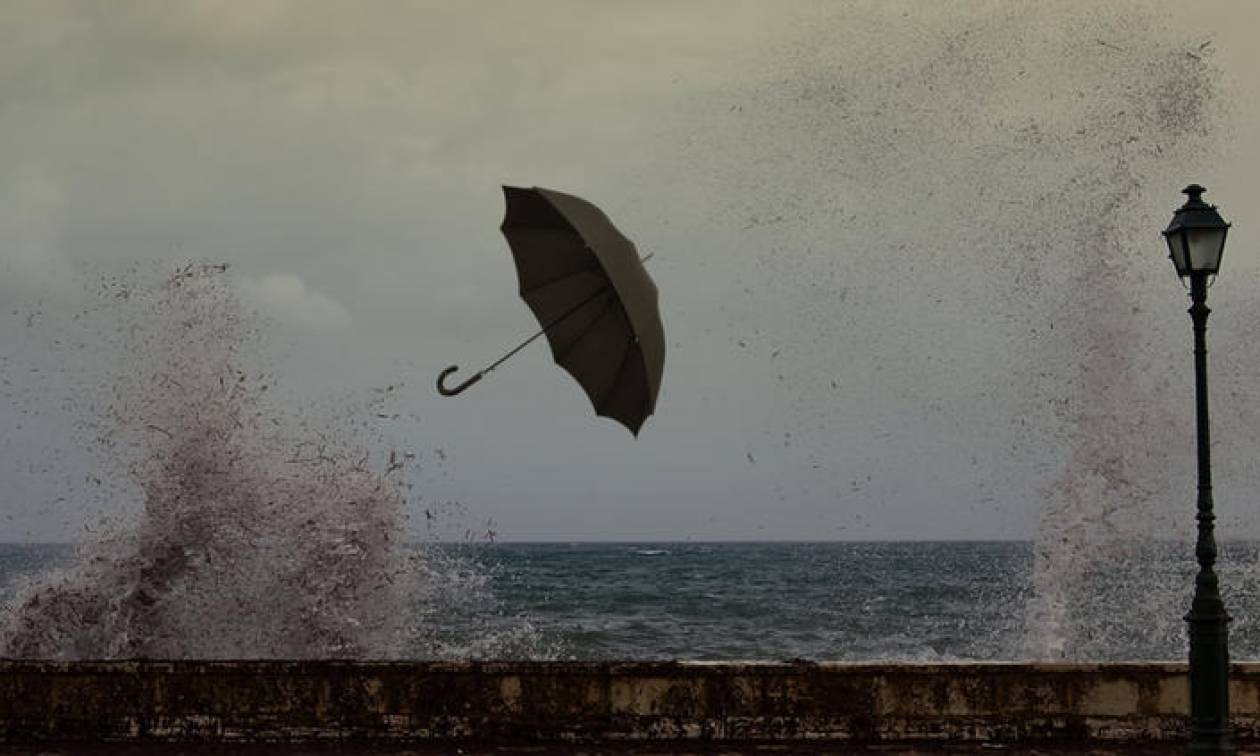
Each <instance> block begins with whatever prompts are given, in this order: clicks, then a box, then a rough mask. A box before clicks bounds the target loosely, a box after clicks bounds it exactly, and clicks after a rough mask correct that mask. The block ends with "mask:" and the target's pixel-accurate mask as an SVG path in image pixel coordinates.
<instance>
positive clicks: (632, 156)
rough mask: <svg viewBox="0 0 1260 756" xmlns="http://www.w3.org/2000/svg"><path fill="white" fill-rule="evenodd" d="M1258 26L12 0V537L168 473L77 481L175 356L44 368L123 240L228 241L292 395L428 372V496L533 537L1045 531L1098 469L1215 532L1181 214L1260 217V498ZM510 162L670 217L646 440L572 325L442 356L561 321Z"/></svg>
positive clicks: (709, 7)
mask: <svg viewBox="0 0 1260 756" xmlns="http://www.w3.org/2000/svg"><path fill="white" fill-rule="evenodd" d="M1257 28H1260V5H1256V4H1252V3H1244V2H1227V1H1224V0H1222V1H1220V2H1198V3H1194V4H1192V5H1187V4H1185V3H1182V2H1173V1H1171V0H1170V1H1169V2H1142V3H1132V4H1130V3H1123V2H1118V3H1107V4H1100V3H1095V2H1067V1H1064V2H1054V3H1022V2H979V1H976V2H940V3H920V2H903V3H898V2H792V3H785V2H770V1H768V0H767V1H766V2H736V1H734V0H713V1H711V2H702V1H700V0H688V1H686V2H589V1H588V0H582V1H580V2H579V1H576V0H575V1H574V2H559V1H550V0H549V1H547V2H541V1H540V2H530V3H508V2H503V3H498V2H478V3H467V2H441V3H434V2H407V3H403V2H400V3H392V2H391V3H384V2H381V3H371V4H364V3H323V2H313V1H306V0H249V1H248V2H245V1H240V2H215V1H211V0H206V1H202V2H141V1H139V0H129V1H127V2H95V3H92V2H51V1H44V0H41V1H39V2H18V1H17V0H13V1H10V2H6V3H4V4H3V6H2V7H0V165H2V166H3V170H0V303H3V305H4V307H3V308H2V310H0V337H2V339H3V340H2V341H0V358H2V359H3V361H2V362H0V378H3V379H4V381H5V384H4V387H3V388H4V390H5V394H4V401H0V429H2V430H0V443H2V444H3V447H2V454H3V459H0V506H2V507H3V508H4V511H5V517H6V519H4V520H3V528H4V534H3V535H2V536H0V540H25V539H31V540H65V539H72V538H75V537H77V534H79V533H80V532H82V529H83V527H84V525H85V524H89V526H90V523H91V522H92V520H93V519H94V518H99V517H101V516H103V515H104V516H109V515H111V514H113V511H112V509H116V510H117V511H119V512H123V511H126V510H128V509H129V508H130V509H134V508H135V507H136V506H137V500H136V498H137V496H138V494H135V493H134V492H132V493H131V494H130V495H129V494H128V493H127V492H126V490H125V488H124V489H120V490H121V492H120V493H119V495H118V496H117V497H115V499H114V500H112V501H110V502H107V503H106V504H105V505H104V510H105V511H103V510H102V505H101V503H100V502H99V500H97V501H94V502H93V503H92V504H90V505H89V504H88V503H86V500H85V499H77V498H76V497H75V496H74V495H73V491H74V490H75V487H76V486H77V485H78V483H77V481H81V480H82V479H83V477H84V476H85V475H86V474H89V473H87V472H85V471H88V470H92V471H93V472H92V473H91V474H100V473H101V472H102V471H100V470H97V469H96V468H94V467H93V465H95V464H98V463H97V462H94V461H93V460H92V459H91V455H90V454H89V453H88V451H87V450H76V449H75V448H74V445H75V443H77V441H76V437H75V434H74V433H73V432H71V430H70V429H71V428H72V427H73V426H74V424H75V418H74V417H73V416H72V414H68V413H69V412H70V411H68V410H66V409H65V403H64V402H63V401H62V399H63V397H64V396H65V395H66V393H67V392H73V391H74V385H75V381H81V382H92V381H94V380H97V379H98V376H95V375H94V374H93V371H92V368H91V367H90V366H91V365H93V364H96V365H100V366H102V368H101V370H102V373H101V375H104V374H105V373H104V367H103V366H105V365H117V364H119V363H120V362H123V363H125V362H126V361H127V360H128V359H143V358H142V356H141V357H136V356H130V357H129V356H127V355H119V354H116V353H111V352H110V349H111V346H117V345H118V344H119V343H120V342H119V341H116V340H115V341H111V340H110V339H108V338H105V339H102V340H101V343H99V344H98V345H96V346H95V347H93V349H91V350H89V352H90V353H91V359H90V360H86V361H84V360H83V358H82V357H80V358H79V359H80V362H77V363H75V364H76V365H77V366H78V369H77V370H76V371H75V374H74V375H73V376H71V377H69V378H60V379H57V380H56V381H51V380H50V379H49V378H48V377H47V373H46V371H45V372H42V373H33V372H32V370H33V369H34V368H36V367H39V366H44V367H46V366H47V364H49V361H50V360H52V361H53V362H55V360H56V350H55V349H54V345H55V344H56V343H57V342H58V340H64V339H66V338H68V336H67V334H68V333H70V332H71V331H73V329H74V328H81V327H82V326H81V325H75V323H76V321H74V320H73V316H74V314H76V313H79V312H81V311H82V309H83V308H84V307H85V306H86V303H88V302H89V301H90V299H91V294H90V289H91V282H92V281H94V280H96V277H98V276H100V275H101V274H102V273H110V274H120V275H124V276H125V275H128V274H127V273H126V272H125V271H127V270H128V269H129V268H130V267H131V266H135V265H141V266H145V265H150V264H152V263H153V262H154V261H157V263H158V264H161V265H168V266H175V265H178V264H182V263H185V262H187V261H189V260H204V261H212V262H220V261H221V262H227V263H230V264H231V269H230V271H231V275H232V276H233V279H232V280H233V282H234V284H233V285H234V286H236V287H237V288H238V289H239V291H240V293H241V296H242V298H243V300H244V301H245V302H247V303H248V304H249V305H250V306H251V307H256V308H257V309H258V310H259V311H260V312H261V313H262V315H263V317H264V318H265V322H266V325H265V331H266V334H267V345H268V346H267V350H268V351H267V353H266V362H267V363H268V365H267V366H266V367H268V368H269V369H271V370H274V371H275V373H276V375H277V379H278V382H279V384H280V385H281V386H282V387H283V389H284V395H285V396H286V397H289V399H288V400H287V401H291V402H292V403H293V404H294V405H295V407H306V406H310V405H317V406H320V407H323V408H325V409H328V408H329V407H333V408H334V409H332V410H329V411H332V412H336V411H337V410H336V409H335V407H337V406H339V405H341V404H344V405H346V406H356V405H355V403H356V402H358V401H360V399H361V398H362V397H365V396H370V395H371V392H372V389H373V388H374V387H380V386H384V385H389V384H398V383H402V384H404V388H403V389H402V390H401V393H400V395H399V397H398V399H397V403H398V406H399V407H400V408H401V409H402V410H403V412H401V413H400V416H399V417H398V418H397V419H396V420H392V421H391V422H392V425H391V426H390V427H389V428H388V433H389V434H390V436H391V438H395V439H398V440H399V442H400V443H405V444H407V445H410V446H414V447H415V448H416V449H418V450H420V451H421V453H422V457H423V459H425V460H431V461H432V464H429V465H427V466H426V467H424V469H423V470H422V472H420V473H418V474H417V477H416V483H417V489H416V490H415V495H416V496H417V497H418V498H416V499H415V501H414V502H413V507H414V508H415V509H416V510H417V511H418V510H421V509H423V508H425V507H429V506H432V505H433V504H436V503H439V502H446V501H454V502H458V503H459V504H460V505H461V506H462V507H463V508H464V514H462V515H460V517H462V518H464V519H466V520H467V522H468V523H470V524H478V523H483V522H485V521H486V520H487V519H493V521H494V522H495V528H496V530H497V531H498V533H499V535H500V537H503V538H508V539H514V540H590V539H616V540H655V539H681V538H692V539H696V540H705V539H710V540H717V539H823V540H827V539H899V538H916V539H932V538H941V539H958V538H974V539H990V538H1029V537H1032V536H1034V535H1035V534H1036V533H1037V531H1038V528H1039V527H1043V528H1044V527H1047V525H1046V522H1047V520H1046V512H1047V511H1048V509H1054V508H1056V507H1057V508H1058V509H1060V510H1062V509H1063V508H1064V507H1065V506H1066V507H1067V508H1068V509H1071V510H1072V513H1069V514H1070V515H1071V516H1075V517H1079V518H1088V517H1092V516H1094V515H1096V514H1099V513H1101V515H1102V516H1103V517H1104V519H1106V520H1107V522H1108V524H1109V525H1110V526H1112V527H1119V528H1124V527H1141V528H1146V529H1148V531H1149V530H1150V529H1152V528H1168V527H1171V528H1181V527H1184V528H1185V531H1186V532H1187V533H1188V532H1189V529H1190V528H1191V527H1192V525H1193V520H1192V519H1191V515H1190V512H1191V502H1192V491H1193V479H1192V475H1193V472H1194V470H1193V467H1192V465H1191V456H1190V454H1191V452H1192V448H1193V447H1192V446H1191V443H1192V432H1193V426H1192V425H1191V424H1190V423H1191V420H1192V418H1191V415H1190V414H1189V413H1190V410H1191V408H1192V405H1191V399H1192V397H1191V394H1190V390H1191V385H1192V384H1191V378H1192V375H1191V370H1192V363H1191V361H1190V355H1189V345H1190V333H1191V332H1190V324H1189V319H1188V317H1186V315H1185V313H1184V310H1185V305H1186V302H1185V300H1184V297H1183V293H1182V290H1181V288H1180V286H1179V284H1178V282H1177V281H1176V279H1175V277H1174V276H1173V275H1172V272H1171V265H1170V264H1169V263H1168V262H1167V260H1166V259H1165V255H1164V252H1163V250H1162V248H1161V244H1162V242H1161V240H1160V238H1159V236H1158V231H1159V230H1160V229H1161V228H1162V227H1163V226H1164V225H1165V224H1166V223H1167V221H1168V219H1169V217H1171V212H1172V210H1173V209H1174V208H1175V207H1176V206H1177V205H1179V204H1180V202H1181V201H1182V199H1183V198H1182V197H1181V195H1180V194H1179V191H1180V189H1181V188H1182V187H1183V186H1185V185H1186V184H1188V183H1191V182H1199V183H1202V184H1205V185H1206V186H1207V187H1208V189H1209V193H1208V195H1207V197H1208V199H1209V200H1211V201H1213V202H1217V203H1219V204H1220V205H1221V210H1222V213H1223V214H1224V215H1225V216H1226V218H1227V219H1229V220H1231V221H1234V222H1235V228H1234V231H1233V232H1232V233H1231V236H1230V244H1229V248H1228V250H1227V252H1226V262H1225V270H1224V273H1223V275H1222V276H1221V278H1220V280H1219V282H1218V284H1217V285H1216V286H1215V287H1214V288H1213V290H1212V300H1211V304H1212V306H1213V308H1214V310H1215V313H1216V314H1215V315H1214V316H1213V320H1212V322H1211V330H1210V339H1211V345H1212V349H1213V351H1212V360H1213V362H1212V367H1213V371H1214V372H1213V381H1214V383H1213V387H1214V396H1213V401H1214V409H1215V411H1216V413H1217V414H1216V416H1215V418H1216V419H1217V435H1216V442H1217V459H1218V467H1219V476H1218V481H1217V484H1218V485H1217V496H1218V508H1219V511H1220V513H1221V516H1222V521H1223V525H1224V527H1225V528H1226V532H1227V533H1229V534H1234V533H1241V534H1247V535H1252V536H1257V535H1260V530H1258V529H1257V528H1256V527H1255V526H1254V525H1252V524H1251V523H1252V522H1254V521H1255V520H1256V519H1257V518H1255V517H1254V514H1255V506H1256V503H1255V502H1253V501H1251V500H1250V497H1249V492H1250V491H1253V490H1255V487H1256V485H1257V484H1260V470H1257V468H1256V464H1255V462H1254V460H1256V459H1257V458H1258V457H1257V452H1260V440H1258V438H1257V437H1258V436H1260V425H1258V423H1260V413H1256V411H1255V410H1254V409H1252V408H1254V407H1260V386H1256V385H1255V383H1256V382H1255V376H1256V375H1260V344H1258V343H1257V340H1256V339H1255V335H1254V334H1255V328H1256V327H1260V306H1257V302H1256V299H1255V296H1254V292H1256V291H1260V286H1258V284H1260V261H1257V259H1256V255H1255V250H1256V249H1258V248H1260V234H1258V233H1257V232H1256V231H1255V228H1256V227H1257V226H1256V224H1253V223H1252V222H1250V221H1249V220H1248V218H1249V216H1251V215H1253V214H1256V213H1257V212H1260V208H1258V207H1257V206H1256V202H1255V198H1256V196H1257V195H1256V192H1255V187H1254V182H1255V178H1254V177H1255V176H1258V175H1260V151H1257V150H1256V149H1255V148H1254V147H1255V145H1256V144H1260V105H1257V103H1260V85H1258V84H1257V80H1256V77H1255V76H1254V71H1256V70H1260V55H1258V54H1257V52H1256V46H1255V44H1254V39H1252V37H1253V36H1254V30H1255V29H1257ZM502 184H513V185H525V186H532V185H537V186H544V187H548V188H553V189H558V190H561V191H565V192H569V193H573V194H577V195H579V196H582V197H585V198H587V199H589V200H591V201H592V202H595V203H596V204H598V205H599V206H600V207H602V208H603V209H604V210H605V211H606V212H607V213H608V215H609V216H610V217H611V218H612V219H613V220H614V222H615V223H616V224H617V225H618V227H619V228H620V229H621V230H622V231H623V232H624V233H625V234H626V235H627V236H629V237H630V238H632V239H633V240H634V241H635V242H636V243H637V244H638V246H639V248H640V250H641V251H642V252H644V253H647V252H652V253H654V254H655V257H654V259H653V260H652V262H651V263H650V271H651V273H652V274H653V275H654V277H655V279H656V281H657V283H658V286H659V288H660V291H661V310H662V316H663V319H664V323H665V330H666V335H667V342H668V346H669V352H668V357H667V360H666V365H665V376H664V380H663V382H662V389H661V393H660V399H659V402H658V405H657V414H656V415H655V416H654V417H653V418H651V419H649V421H648V422H647V424H646V425H645V426H644V428H643V431H642V432H641V434H640V436H639V437H638V438H637V439H636V438H634V437H632V436H631V435H630V434H629V433H627V432H626V431H625V430H624V429H623V428H621V427H620V426H618V425H616V424H614V423H612V422H611V421H608V420H605V419H600V418H597V417H595V416H594V415H593V413H592V412H591V409H590V407H589V405H588V404H587V402H586V399H585V397H584V395H583V393H582V392H581V390H580V389H579V388H578V387H577V386H576V384H574V383H573V382H572V380H571V379H570V378H569V377H568V375H567V374H565V373H564V372H563V371H562V370H560V369H559V368H558V367H556V366H554V365H553V364H552V362H551V359H550V355H549V354H548V352H547V350H546V347H545V346H544V345H543V344H542V343H538V344H536V345H534V346H533V347H531V348H530V349H528V350H526V351H525V352H524V353H522V354H521V355H520V356H519V357H517V358H516V359H515V360H513V361H512V362H511V363H509V364H508V365H506V366H505V367H504V368H502V369H500V370H499V371H498V372H496V373H495V374H493V375H492V376H490V377H489V378H488V379H487V380H486V381H484V382H482V383H481V384H479V385H477V386H476V387H475V388H473V389H472V390H470V391H469V392H467V393H466V394H464V395H462V396H460V397H459V398H457V399H446V398H442V397H439V396H438V395H437V394H436V392H435V391H434V390H433V380H434V378H435V377H436V375H437V373H438V372H440V370H441V369H442V368H444V367H445V366H446V365H448V364H452V363H458V364H460V365H461V366H462V367H463V368H464V369H465V370H472V369H475V368H476V367H479V366H480V365H482V364H485V363H487V362H489V361H491V360H493V359H494V358H496V357H497V356H498V355H499V354H500V353H501V352H502V351H504V350H505V349H506V348H508V347H510V346H511V345H513V344H515V343H516V342H517V341H518V340H519V339H521V338H523V337H524V336H527V335H529V334H530V333H532V331H533V328H534V327H535V326H534V324H533V323H532V322H531V320H530V317H529V313H528V310H527V308H526V307H525V305H524V304H523V303H522V302H521V301H520V300H519V299H518V298H517V297H516V293H515V292H516V283H515V280H514V271H513V269H512V265H511V261H510V258H509V256H508V253H507V247H506V244H505V242H504V241H503V239H502V237H501V235H500V234H499V231H498V225H499V222H500V220H501V218H502V212H503V210H502V194H501V190H500V186H501V185H502ZM191 348H195V346H194V347H191ZM50 355H53V356H51V357H50ZM59 381H60V382H59ZM439 450H440V455H439V454H438V452H439ZM103 472H104V474H106V475H117V476H124V475H125V471H122V470H115V471H109V470H105V471H103ZM67 491H70V492H71V495H69V496H67V495H66V492H67ZM1056 497H1057V498H1056ZM1064 501H1067V502H1069V503H1068V504H1066V505H1065V504H1064V503H1063V502H1064ZM1056 502H1057V503H1056ZM1116 502H1119V504H1116ZM1113 505H1114V506H1113ZM111 508H112V509H111ZM1073 508H1075V509H1073ZM417 527H419V526H417ZM1161 532H1162V531H1161ZM1183 535H1184V533H1183Z"/></svg>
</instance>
